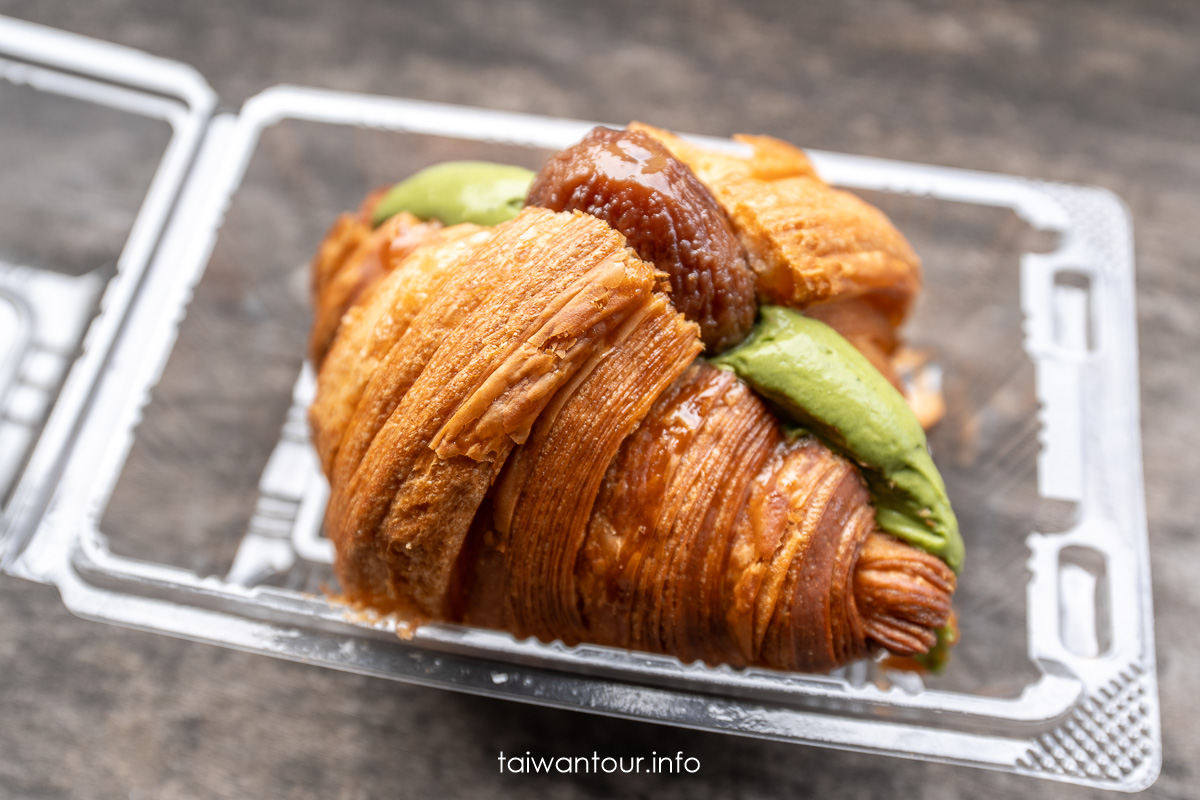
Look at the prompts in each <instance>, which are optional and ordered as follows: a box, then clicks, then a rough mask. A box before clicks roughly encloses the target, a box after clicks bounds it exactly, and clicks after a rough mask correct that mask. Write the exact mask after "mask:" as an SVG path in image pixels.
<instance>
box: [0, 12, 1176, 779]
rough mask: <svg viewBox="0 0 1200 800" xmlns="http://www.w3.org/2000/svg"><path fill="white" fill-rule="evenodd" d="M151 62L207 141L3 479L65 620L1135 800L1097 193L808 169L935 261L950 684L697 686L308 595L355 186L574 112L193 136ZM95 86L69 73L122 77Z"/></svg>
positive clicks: (1132, 536) (1123, 506)
mask: <svg viewBox="0 0 1200 800" xmlns="http://www.w3.org/2000/svg"><path fill="white" fill-rule="evenodd" d="M7 25H8V23H4V24H3V25H0V44H2V43H3V42H5V41H8V40H6V39H5V38H4V37H3V35H2V34H3V33H4V32H5V31H6V30H7V28H6V26H7ZM43 33H44V34H45V35H46V36H50V38H51V39H53V38H54V36H52V35H51V34H49V33H48V32H44V31H43ZM71 38H72V39H74V38H76V37H71ZM89 46H90V47H95V48H99V50H100V51H101V52H100V54H101V55H104V53H105V52H107V50H108V48H109V47H110V46H104V45H101V44H99V43H90V44H89ZM0 49H3V48H0ZM112 49H113V50H114V51H116V52H119V53H124V54H125V56H127V57H130V58H134V57H140V58H143V59H145V58H148V57H146V56H138V55H136V54H130V53H129V52H128V51H122V50H120V49H119V48H112ZM52 51H54V48H52V47H51V48H48V51H47V52H48V55H46V56H45V59H44V60H46V61H47V62H48V63H50V64H51V65H53V63H54V62H53V58H52V56H53V52H52ZM25 57H26V58H30V57H31V56H29V55H28V54H26V56H25ZM151 61H152V62H153V64H154V65H156V66H155V69H154V70H148V69H145V68H143V69H140V70H138V73H139V74H141V75H143V76H144V75H145V74H147V73H148V72H152V73H153V74H155V75H156V76H158V78H157V79H158V80H159V81H160V82H159V85H158V86H157V88H155V89H153V90H152V91H153V92H155V94H156V96H159V97H161V96H162V95H163V94H170V95H171V96H173V97H176V98H179V100H177V101H174V102H176V104H177V106H178V107H179V108H182V109H183V111H182V112H181V113H182V114H183V116H182V117H179V119H184V120H186V121H187V122H186V123H185V128H184V129H183V130H185V131H195V132H196V136H193V138H192V139H190V140H189V141H190V142H192V143H194V142H195V141H197V138H196V137H197V136H198V134H199V132H201V131H202V132H203V138H202V141H201V142H200V146H199V150H198V155H197V156H196V161H195V164H194V165H193V166H192V167H191V169H190V170H189V171H188V172H187V179H186V181H184V182H182V184H181V185H182V189H181V191H180V195H179V198H178V202H177V203H174V204H173V207H172V202H171V200H172V197H173V195H174V192H173V191H168V190H163V191H162V192H160V193H159V195H158V197H159V198H162V197H164V196H166V195H171V196H172V197H167V198H166V199H165V200H161V202H160V201H155V200H154V198H153V197H148V198H147V200H146V202H145V204H143V207H142V214H143V216H144V215H146V214H149V213H151V211H152V212H154V215H155V218H156V219H157V220H158V221H159V222H160V223H161V222H162V221H164V220H165V221H166V223H167V224H166V227H165V230H164V232H163V235H162V238H161V241H159V242H158V243H157V246H152V247H151V248H150V249H151V250H152V257H150V259H149V260H148V262H147V261H141V262H138V261H132V262H127V261H120V262H118V267H117V268H116V269H110V270H109V271H108V272H107V273H101V274H102V277H103V280H101V279H97V280H101V284H100V285H104V286H107V292H108V294H107V295H106V301H105V303H104V304H103V309H102V310H101V311H100V313H99V315H98V316H96V318H95V319H94V321H93V322H92V329H91V332H90V333H89V335H88V338H87V346H86V347H85V348H84V349H83V351H82V354H81V355H80V356H79V357H78V358H76V359H75V360H74V366H73V367H72V368H71V373H70V377H69V378H68V380H67V381H66V384H65V387H64V388H63V390H62V391H61V392H57V393H56V392H51V394H50V399H49V400H48V401H47V403H48V405H53V406H54V410H53V412H52V414H51V418H52V419H55V418H57V417H62V419H64V420H65V421H64V422H63V423H62V427H63V431H64V433H63V434H62V435H60V436H59V437H57V438H54V439H51V440H47V436H46V433H45V432H43V433H42V435H41V436H40V438H38V441H37V443H36V448H35V450H36V452H35V457H33V458H30V459H29V460H28V467H27V469H26V470H25V476H24V478H22V479H21V486H22V487H25V486H26V484H28V485H29V486H32V487H33V489H30V490H28V492H27V493H26V494H25V495H23V496H24V497H27V498H28V499H26V500H23V501H22V503H21V504H20V506H19V507H17V510H16V511H15V512H12V513H10V510H11V508H12V507H13V506H12V503H11V502H10V504H9V507H6V511H5V518H4V520H5V527H4V528H0V537H2V538H0V553H6V554H7V555H6V556H5V560H4V561H3V564H4V566H5V568H6V569H7V570H9V571H10V572H13V573H15V574H18V575H22V576H25V577H28V578H31V579H34V580H40V581H44V582H50V583H54V584H56V585H57V586H58V587H59V588H60V590H61V592H62V595H63V599H64V602H65V603H66V605H67V606H68V607H69V608H70V609H72V610H73V611H74V612H76V613H78V614H80V615H82V616H85V617H91V618H96V619H103V620H107V621H111V622H116V623H120V624H125V625H131V626H135V627H140V628H145V629H150V630H156V631H161V632H164V633H170V634H174V635H179V636H186V637H189V638H194V639H199V640H203V641H209V642H215V643H220V644H224V645H228V646H231V647H236V648H240V649H245V650H251V651H255V652H261V653H267V654H271V655H276V656H280V657H283V658H290V659H295V660H300V661H305V662H310V663H317V664H323V665H326V666H330V667H334V668H338V669H344V670H350V671H355V672H361V673H365V674H371V675H378V676H382V677H388V678H394V679H397V680H404V681H411V682H416V683H423V684H430V685H436V686H442V687H446V688H453V689H459V690H462V691H468V692H474V693H479V694H488V695H493V696H498V697H505V698H510V699H514V700H523V701H528V702H535V703H541V704H545V705H551V706H557V707H564V708H573V709H578V710H583V711H591V712H596V713H602V714H609V715H615V716H624V717H630V718H634V719H641V720H649V721H658V722H664V723H669V724H674V725H682V726H687V727H693V728H700V729H706V730H715V731H724V732H729V733H736V734H745V735H751V736H760V737H765V738H771V739H778V740H784V741H793V742H798V743H809V744H819V745H825V746H831V747H841V748H848V749H854V750H863V751H870V752H879V753H886V754H890V755H899V756H906V757H913V758H924V759H931V760H938V761H946V762H953V763H960V764H968V765H974V766H980V767H987V768H992V769H999V770H1004V771H1010V772H1019V773H1024V774H1030V775H1036V776H1039V777H1046V778H1052V779H1057V780H1064V781H1068V782H1073V783H1081V784H1088V785H1093V786H1101V787H1104V788H1110V789H1120V790H1126V791H1134V790H1138V789H1141V788H1144V787H1146V786H1148V785H1149V784H1150V783H1152V782H1153V780H1154V779H1155V777H1156V776H1157V774H1158V769H1159V764H1160V762H1161V734H1160V726H1159V703H1158V692H1157V679H1156V673H1155V662H1154V645H1153V624H1152V623H1153V618H1152V610H1151V600H1150V579H1149V557H1148V551H1147V538H1146V529H1145V512H1144V509H1143V486H1142V477H1141V466H1140V464H1141V460H1140V458H1141V457H1140V452H1141V450H1140V442H1139V433H1138V406H1137V365H1136V352H1137V351H1136V329H1135V318H1134V295H1133V258H1132V245H1131V231H1130V224H1129V218H1128V215H1127V214H1126V213H1125V211H1124V209H1123V207H1122V206H1121V204H1120V202H1119V201H1118V200H1117V199H1116V198H1115V197H1114V196H1112V195H1111V194H1109V193H1107V192H1105V191H1102V190H1099V189H1093V188H1087V187H1080V186H1066V185H1061V184H1048V183H1041V182H1036V181H1030V180H1025V179H1019V178H1011V177H1005V176H999V175H987V174H981V173H974V172H966V171H961V170H949V169H942V168H935V167H928V166H921V165H914V164H903V163H897V162H889V161H881V160H876V159H868V158H859V157H853V156H844V155H835V154H830V153H813V154H812V155H813V158H814V162H815V164H816V166H817V168H818V169H819V170H820V171H821V173H822V174H823V175H824V176H826V177H827V178H828V179H829V180H831V181H832V182H833V183H836V184H838V185H841V186H844V187H847V188H850V189H853V190H856V191H859V192H861V193H863V194H864V195H865V196H867V198H868V199H869V200H871V201H872V202H874V203H876V204H877V205H879V206H880V207H881V208H883V210H884V211H886V212H887V213H888V214H890V215H891V216H892V218H893V219H894V220H895V222H896V223H897V225H898V226H899V227H900V228H901V229H902V230H903V231H904V232H905V233H906V234H907V235H908V237H909V238H910V240H911V241H912V242H913V245H914V246H915V248H916V249H917V251H918V252H919V253H920V254H921V255H922V257H923V259H924V262H925V266H926V275H927V279H926V291H925V294H924V295H923V298H922V301H921V303H920V306H919V307H918V309H917V311H916V313H915V315H914V318H913V321H912V323H911V324H910V327H909V331H908V333H909V338H910V341H911V342H912V343H913V344H914V345H916V346H917V347H922V348H926V349H928V350H929V351H931V352H932V354H933V355H934V359H935V362H936V364H937V367H938V370H939V371H940V378H941V380H942V382H943V388H944V391H945V395H946V402H947V406H948V416H947V418H946V419H945V420H944V421H943V422H942V423H941V424H940V425H939V426H938V427H937V428H936V429H935V430H934V432H933V434H932V436H931V447H932V449H933V452H934V456H935V459H936V460H937V462H938V464H939V466H940V467H941V469H942V471H943V474H944V475H945V477H946V480H947V485H948V490H949V492H950V495H951V499H952V501H953V502H954V505H955V508H956V510H957V512H958V515H959V518H960V522H961V524H962V529H963V534H964V538H965V540H966V544H967V549H968V560H967V567H966V570H965V572H964V573H963V575H962V576H961V580H960V585H959V590H958V593H957V594H956V597H955V606H956V609H957V611H958V614H959V622H960V626H961V630H962V642H961V644H960V645H959V646H958V647H956V648H955V652H954V656H953V659H952V661H951V663H950V665H949V667H948V669H947V670H946V671H945V673H944V674H942V675H938V676H918V675H916V674H913V673H905V672H899V671H895V670H891V669H888V668H886V667H885V666H884V665H882V664H876V663H858V664H855V665H852V666H850V667H848V668H846V669H843V670H841V671H839V672H838V673H836V674H833V675H819V676H814V675H801V674H787V673H780V672H774V671H770V670H763V669H746V670H733V669H729V668H709V667H705V666H702V665H699V664H692V665H683V664H681V663H679V662H678V661H677V660H675V659H672V658H666V657H661V656H654V655H648V654H643V653H630V652H625V651H619V650H614V649H610V648H603V647H595V646H580V647H573V648H568V647H564V646H562V645H557V644H556V645H545V644H542V643H539V642H536V641H532V640H528V641H517V640H515V639H513V638H512V637H511V636H508V635H505V634H500V633H496V632H493V631H485V630H478V629H472V628H467V627H460V626H453V625H427V626H423V627H421V628H419V629H418V630H417V631H416V634H415V636H414V637H413V638H412V639H411V640H408V641H402V640H401V639H400V638H398V637H397V636H396V634H395V630H394V623H391V622H387V621H381V622H371V621H369V620H364V619H362V618H361V616H354V615H348V614H347V613H346V612H345V611H344V609H342V608H339V607H337V606H333V605H330V604H329V603H328V602H327V601H326V600H325V598H324V595H323V594H322V592H321V588H322V586H325V585H330V584H331V583H332V581H333V578H332V571H331V569H330V561H331V557H332V548H331V547H330V544H329V542H328V541H327V540H326V539H324V538H323V536H322V535H321V530H320V519H321V513H322V509H323V505H324V502H325V497H326V493H327V487H326V485H325V483H324V479H323V478H322V477H321V476H320V473H319V471H318V470H317V467H316V463H315V458H314V455H313V453H312V451H311V448H310V446H309V444H308V441H307V427H306V423H305V412H304V409H305V406H306V405H307V402H308V399H309V397H310V393H311V391H312V377H311V374H310V373H309V371H308V370H307V368H306V367H305V365H304V361H303V354H304V345H305V340H306V333H307V329H308V325H309V321H310V315H311V310H310V309H309V308H308V301H307V268H308V266H307V265H308V262H309V260H310V258H311V255H312V253H313V251H314V249H315V247H316V245H317V243H318V242H319V241H320V239H321V238H322V236H323V235H324V232H325V230H326V229H327V227H328V226H329V224H330V223H331V222H332V220H333V219H334V217H335V216H336V215H337V214H338V213H339V212H340V211H342V210H345V209H348V208H353V207H355V206H356V205H357V203H358V202H359V200H360V198H361V197H362V195H363V194H364V193H365V192H366V191H368V190H369V189H371V188H374V187H376V186H378V185H382V184H387V183H390V182H393V181H395V180H397V179H399V178H401V177H403V176H405V175H408V174H410V173H411V172H413V171H415V170H416V169H419V168H420V167H422V166H425V165H428V164H432V163H435V162H438V161H442V160H446V159H449V158H483V159H493V160H499V161H507V162H511V163H519V164H524V165H526V166H531V167H536V166H537V165H539V164H540V163H541V162H542V161H543V160H544V158H545V156H546V154H547V153H548V152H549V151H551V150H553V149H556V148H558V147H561V146H563V145H566V144H568V143H570V142H572V141H574V140H576V139H578V138H579V137H580V136H582V134H583V133H584V132H585V131H586V130H588V129H589V128H590V126H591V125H592V123H585V122H576V121H566V120H555V119H545V118H538V117H531V116H524V115H516V114H506V113H498V112H493V111H484V110H478V109H466V108H458V107H452V106H444V105H437V104H431V103H418V102H411V101H405V100H398V99H392V98H381V97H367V96H361V95H353V94H347V93H335V92H322V91H316V90H309V89H302V88H295V87H277V88H274V89H270V90H268V91H266V92H263V93H262V94H260V95H258V96H257V97H255V98H253V99H251V100H250V101H248V102H247V103H246V104H245V105H244V106H243V108H242V109H241V111H240V112H238V113H237V114H229V113H222V114H217V115H215V116H212V117H209V112H210V110H211V108H212V104H211V93H207V90H206V89H203V88H202V86H203V84H202V82H200V83H197V81H198V78H196V77H195V76H194V74H192V73H190V72H188V71H187V70H186V69H185V68H181V67H179V66H178V65H170V64H166V63H164V62H158V61H157V60H151ZM99 62H102V63H103V62H105V58H100V59H99ZM146 63H150V62H146ZM93 67H95V65H89V66H87V67H86V70H85V67H84V66H82V65H80V64H75V65H73V66H71V67H70V69H72V70H74V71H76V72H82V71H91V72H90V73H89V74H96V75H97V76H98V78H97V80H99V79H100V78H101V77H102V78H103V79H104V80H108V81H113V80H114V77H113V76H112V75H111V74H106V75H102V73H100V72H98V71H97V70H96V69H93ZM143 67H145V64H143ZM159 67H161V70H165V71H166V72H170V71H171V70H174V72H173V73H172V74H173V75H174V76H175V77H174V78H172V79H170V80H168V79H167V78H166V77H165V74H166V72H163V71H160V70H159ZM126 77H128V76H126ZM173 81H174V82H173ZM188 86H190V87H191V88H186V87H188ZM93 99H94V98H93ZM125 110H126V111H128V110H129V109H127V108H126V109H125ZM136 111H137V110H136V109H135V115H136ZM143 116H145V115H144V114H143ZM173 124H174V123H173ZM189 125H190V126H192V127H187V126H189ZM180 131H181V128H180V127H179V126H178V125H177V124H176V125H175V127H174V133H173V134H172V138H171V139H170V144H169V145H168V147H177V146H178V147H180V148H182V147H183V145H180V144H179V142H180V140H181V139H180V137H181V136H183V134H181V132H180ZM701 141H703V142H705V143H708V144H710V145H712V146H717V147H737V145H736V144H734V143H732V142H729V141H724V140H710V139H701ZM2 144H3V147H4V148H7V147H8V144H7V140H4V142H3V143H2ZM138 149H139V150H140V151H144V150H145V148H138ZM187 149H188V150H189V151H190V146H189V147H188V148H187ZM186 160H187V159H186V158H184V161H186ZM163 164H164V165H166V164H167V161H164V162H163ZM165 168H166V167H165V166H160V167H159V171H160V174H161V173H162V171H163V170H164V169H165ZM155 180H156V181H157V180H159V178H155ZM177 185H180V184H179V183H178V181H176V182H174V183H172V186H177ZM152 201H153V202H152ZM147 209H150V211H147ZM168 212H170V213H169V217H168V216H167V214H168ZM141 219H142V217H139V218H138V220H139V222H140V221H141ZM135 229H136V226H135ZM153 238H157V237H153ZM129 241H130V242H133V241H134V238H133V237H132V236H131V238H130V239H129ZM36 244H37V245H38V246H44V247H47V248H50V249H49V250H48V251H47V252H52V251H53V248H55V247H58V246H59V242H58V241H57V240H55V241H43V240H41V239H38V241H37V242H36ZM0 245H7V240H5V241H0ZM130 246H131V245H126V251H127V252H128V250H129V247H130ZM147 264H148V266H147ZM143 267H145V269H143ZM86 274H91V273H90V272H89V273H86ZM2 275H3V273H0V276H2ZM14 285H15V286H16V287H17V288H16V289H15V290H14V289H11V288H5V287H6V286H7V284H2V283H0V332H2V331H7V330H15V331H17V334H16V335H15V336H9V335H4V336H3V337H0V342H3V343H4V345H3V346H0V398H4V397H6V396H7V395H5V394H4V391H5V390H4V387H5V386H6V385H11V383H12V376H13V375H18V374H21V375H23V374H25V372H26V371H27V370H28V369H29V367H28V362H29V356H28V352H27V350H28V348H27V347H26V345H24V344H22V342H25V341H26V338H27V337H28V336H29V335H30V334H29V333H28V331H29V330H30V329H29V326H28V323H27V320H26V318H25V317H24V316H22V313H23V312H22V311H21V310H20V309H21V302H22V301H19V300H18V301H12V300H10V299H9V298H10V295H13V293H14V292H17V293H19V292H22V291H26V290H27V289H28V287H29V286H32V285H33V284H32V283H31V282H26V283H22V282H21V281H16V282H15V283H14ZM23 286H24V287H25V288H22V287H23ZM134 289H136V290H137V291H136V293H135V292H134ZM109 297H111V298H112V300H111V301H109V299H108V298H109ZM96 308H97V303H96V302H95V300H94V299H93V301H92V304H91V305H89V306H88V309H89V311H88V315H89V316H90V315H91V314H94V313H95V310H96ZM14 309H16V310H15V311H14ZM85 321H86V320H85ZM22 337H26V338H22ZM14 342H15V344H13V343H14ZM6 381H7V383H6ZM55 397H56V398H57V400H55ZM47 430H49V429H48V428H47ZM43 452H44V453H45V455H44V457H43V458H44V460H45V463H47V464H50V465H51V467H52V469H49V470H42V469H40V468H38V467H39V465H40V464H41V463H42V461H39V460H38V456H42V454H43ZM51 491H52V492H53V494H52V495H51ZM13 496H14V497H15V496H16V495H13ZM150 498H152V499H153V501H152V502H150V501H149V499H150Z"/></svg>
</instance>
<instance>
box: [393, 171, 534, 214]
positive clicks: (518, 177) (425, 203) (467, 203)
mask: <svg viewBox="0 0 1200 800" xmlns="http://www.w3.org/2000/svg"><path fill="white" fill-rule="evenodd" d="M531 183H533V173H532V172H531V171H529V170H527V169H525V168H523V167H514V166H510V165H508V164H493V163H490V162H487V161H447V162H445V163H443V164H437V165H436V166H432V167H429V168H428V169H423V170H421V171H420V172H418V173H417V174H415V175H413V176H412V177H411V178H408V179H407V180H403V181H401V182H400V183H397V184H396V185H395V186H393V187H392V188H391V189H390V190H388V193H387V194H385V195H384V196H383V199H382V200H380V201H379V205H377V206H376V207H375V213H374V214H373V215H372V222H373V223H374V224H375V225H380V224H382V223H383V221H384V220H386V219H388V218H389V217H392V216H395V215H396V214H399V213H400V212H401V211H407V212H409V213H410V214H413V215H415V216H417V217H420V218H421V219H438V220H441V221H442V222H444V223H445V224H447V225H457V224H459V223H461V222H473V223H475V224H476V225H499V224H500V223H501V222H506V221H508V220H510V219H512V218H513V217H515V216H516V215H517V214H518V213H520V211H521V209H522V208H523V207H524V205H525V195H526V194H527V193H528V192H529V185H530V184H531Z"/></svg>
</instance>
